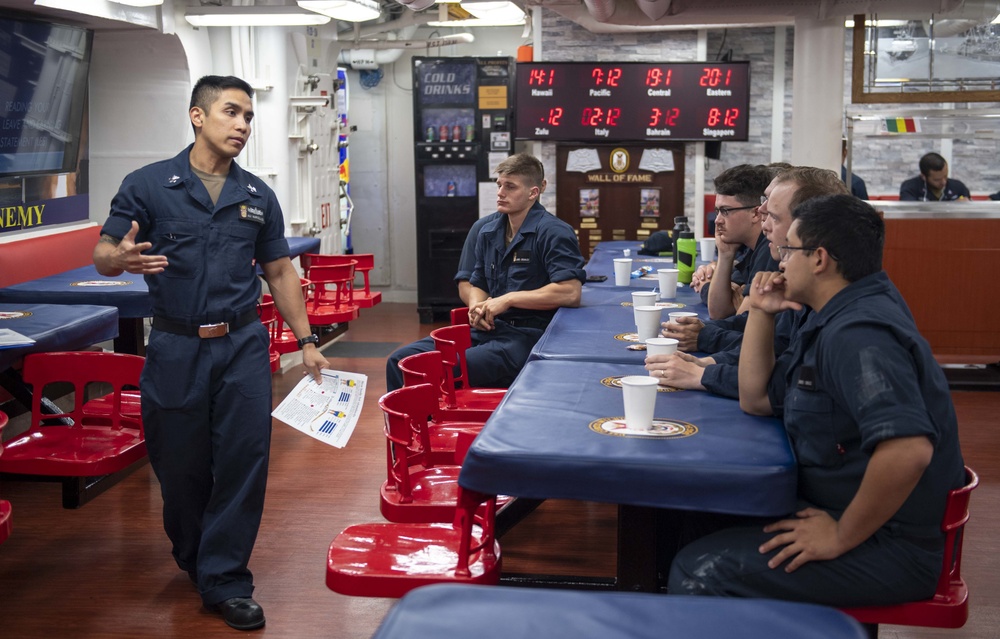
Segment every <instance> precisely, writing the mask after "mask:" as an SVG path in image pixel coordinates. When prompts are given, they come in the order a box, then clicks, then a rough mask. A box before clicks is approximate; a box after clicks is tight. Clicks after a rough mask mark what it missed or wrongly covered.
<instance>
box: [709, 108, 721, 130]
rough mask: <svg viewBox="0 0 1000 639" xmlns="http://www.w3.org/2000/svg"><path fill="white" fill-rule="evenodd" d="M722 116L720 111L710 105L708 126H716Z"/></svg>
mask: <svg viewBox="0 0 1000 639" xmlns="http://www.w3.org/2000/svg"><path fill="white" fill-rule="evenodd" d="M721 118H722V112H721V111H719V110H718V109H716V108H715V107H712V108H711V109H709V111H708V122H707V124H708V126H718V124H719V120H720V119H721Z"/></svg>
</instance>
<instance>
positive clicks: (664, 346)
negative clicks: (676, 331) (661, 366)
mask: <svg viewBox="0 0 1000 639" xmlns="http://www.w3.org/2000/svg"><path fill="white" fill-rule="evenodd" d="M678 343H679V342H678V341H677V340H675V339H674V338H672V337H651V338H649V339H647V340H646V357H649V356H650V355H673V354H674V353H676V352H677V344H678ZM649 374H650V375H652V374H653V373H652V372H650V373H649Z"/></svg>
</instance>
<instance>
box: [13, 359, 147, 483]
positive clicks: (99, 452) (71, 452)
mask: <svg viewBox="0 0 1000 639" xmlns="http://www.w3.org/2000/svg"><path fill="white" fill-rule="evenodd" d="M143 363H144V359H143V358H142V357H138V356H136V355H125V354H121V353H103V352H71V353H34V354H31V355H28V356H26V357H25V358H24V368H23V371H22V374H23V376H24V381H25V382H27V383H28V384H31V385H32V387H33V389H34V390H33V402H32V407H31V425H30V427H29V428H28V430H27V431H25V432H24V433H23V434H22V435H20V436H18V437H15V438H13V439H11V440H10V441H8V442H6V443H4V444H3V455H2V456H0V472H5V473H17V474H24V475H43V476H56V477H96V476H101V475H109V474H112V473H115V472H117V471H119V470H123V469H125V468H127V467H128V466H130V465H131V464H133V463H134V462H136V461H139V460H141V459H143V458H144V457H145V456H146V442H145V437H144V433H143V429H142V417H141V413H138V414H137V413H136V412H135V411H136V409H137V406H136V405H135V404H132V403H131V402H127V401H124V399H123V388H125V387H138V385H139V375H140V373H141V372H142V366H143ZM55 382H68V383H70V384H72V386H73V390H74V407H73V408H72V409H71V410H69V411H68V412H65V413H59V414H45V413H43V412H42V410H41V401H42V397H43V394H44V389H45V387H46V385H48V384H52V383H55ZM95 382H102V383H107V384H110V385H111V386H112V388H113V389H114V390H113V391H112V393H111V395H110V396H108V397H106V398H102V401H101V402H98V403H97V405H96V406H95V405H94V402H90V403H89V406H90V408H89V409H88V410H84V406H85V403H84V401H83V398H84V397H85V395H86V387H87V386H88V385H89V384H91V383H95ZM109 398H110V399H109ZM61 421H69V422H70V424H69V425H66V424H63V423H58V422H61ZM53 422H56V423H53Z"/></svg>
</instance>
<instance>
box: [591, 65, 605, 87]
mask: <svg viewBox="0 0 1000 639" xmlns="http://www.w3.org/2000/svg"><path fill="white" fill-rule="evenodd" d="M590 77H591V78H593V79H594V84H596V85H597V86H601V83H602V82H604V72H603V71H601V70H600V69H594V70H593V71H591V72H590Z"/></svg>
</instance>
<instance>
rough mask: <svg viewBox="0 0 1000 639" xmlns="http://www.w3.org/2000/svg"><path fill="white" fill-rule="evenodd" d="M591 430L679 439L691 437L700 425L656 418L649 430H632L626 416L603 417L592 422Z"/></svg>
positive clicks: (604, 432) (609, 433)
mask: <svg viewBox="0 0 1000 639" xmlns="http://www.w3.org/2000/svg"><path fill="white" fill-rule="evenodd" d="M589 428H590V430H592V431H594V432H595V433H600V434H601V435H612V436H614V437H639V438H642V439H678V438H681V437H690V436H691V435H694V434H696V433H697V432H698V427H697V426H695V425H694V424H689V423H688V422H682V421H679V420H676V419H662V418H659V417H657V418H655V419H654V420H653V427H652V428H651V429H649V430H632V429H631V428H629V427H628V426H626V425H625V418H624V417H602V418H600V419H595V420H594V421H592V422H590V425H589Z"/></svg>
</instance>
